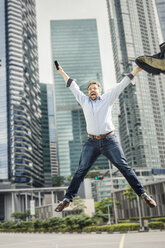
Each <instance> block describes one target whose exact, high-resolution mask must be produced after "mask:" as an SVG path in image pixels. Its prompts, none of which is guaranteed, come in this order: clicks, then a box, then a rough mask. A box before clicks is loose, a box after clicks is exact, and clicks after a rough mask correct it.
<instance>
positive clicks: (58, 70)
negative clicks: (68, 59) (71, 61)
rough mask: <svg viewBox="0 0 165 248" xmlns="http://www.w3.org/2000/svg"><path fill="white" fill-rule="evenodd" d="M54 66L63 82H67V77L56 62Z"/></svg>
mask: <svg viewBox="0 0 165 248" xmlns="http://www.w3.org/2000/svg"><path fill="white" fill-rule="evenodd" d="M56 62H57V61H56ZM55 66H56V71H57V72H59V73H60V74H61V75H62V76H63V78H64V80H65V82H67V81H68V79H69V76H68V75H67V74H66V73H65V72H64V70H63V69H62V67H61V65H60V64H59V63H58V62H57V63H55Z"/></svg>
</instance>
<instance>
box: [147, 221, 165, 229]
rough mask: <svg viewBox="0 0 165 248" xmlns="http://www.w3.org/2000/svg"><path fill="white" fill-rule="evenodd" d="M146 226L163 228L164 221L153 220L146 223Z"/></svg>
mask: <svg viewBox="0 0 165 248" xmlns="http://www.w3.org/2000/svg"><path fill="white" fill-rule="evenodd" d="M148 227H149V228H151V229H165V227H164V223H163V222H161V221H153V222H150V223H149V224H148Z"/></svg>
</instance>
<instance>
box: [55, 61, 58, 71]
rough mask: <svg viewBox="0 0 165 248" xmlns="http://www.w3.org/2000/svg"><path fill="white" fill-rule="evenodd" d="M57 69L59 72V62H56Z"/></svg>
mask: <svg viewBox="0 0 165 248" xmlns="http://www.w3.org/2000/svg"><path fill="white" fill-rule="evenodd" d="M54 64H55V67H56V69H57V70H59V63H58V62H57V60H55V61H54Z"/></svg>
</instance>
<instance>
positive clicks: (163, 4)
mask: <svg viewBox="0 0 165 248" xmlns="http://www.w3.org/2000/svg"><path fill="white" fill-rule="evenodd" d="M155 3H156V8H157V13H158V17H159V21H160V27H161V30H162V36H163V40H164V41H165V1H164V0H155Z"/></svg>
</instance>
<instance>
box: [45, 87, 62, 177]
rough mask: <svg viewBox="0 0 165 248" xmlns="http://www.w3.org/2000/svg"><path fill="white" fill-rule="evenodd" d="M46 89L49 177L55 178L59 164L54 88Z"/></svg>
mask: <svg viewBox="0 0 165 248" xmlns="http://www.w3.org/2000/svg"><path fill="white" fill-rule="evenodd" d="M46 87H47V103H48V120H49V141H50V162H51V176H52V177H55V176H58V175H59V163H58V153H57V139H56V126H55V107H54V104H55V100H54V87H53V85H52V84H47V86H46Z"/></svg>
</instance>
